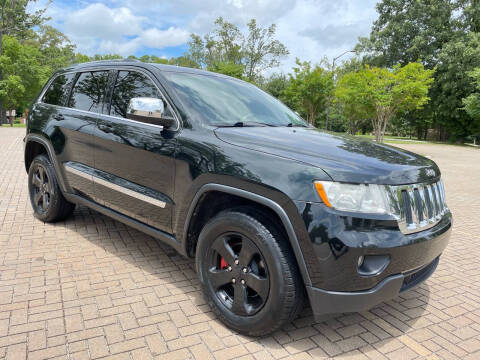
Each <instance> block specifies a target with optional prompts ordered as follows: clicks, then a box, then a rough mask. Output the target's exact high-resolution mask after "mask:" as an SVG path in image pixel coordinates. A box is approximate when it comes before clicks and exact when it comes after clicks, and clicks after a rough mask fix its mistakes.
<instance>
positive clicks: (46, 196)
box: [42, 193, 49, 210]
mask: <svg viewBox="0 0 480 360" xmlns="http://www.w3.org/2000/svg"><path fill="white" fill-rule="evenodd" d="M42 203H43V204H42V207H43V210H45V209H46V208H47V207H48V203H49V199H48V194H47V193H43V199H42Z"/></svg>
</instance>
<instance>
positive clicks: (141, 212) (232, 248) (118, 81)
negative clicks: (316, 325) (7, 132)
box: [25, 61, 452, 335]
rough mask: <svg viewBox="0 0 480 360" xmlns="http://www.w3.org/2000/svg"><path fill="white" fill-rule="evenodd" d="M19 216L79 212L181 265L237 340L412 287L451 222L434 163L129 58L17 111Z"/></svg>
mask: <svg viewBox="0 0 480 360" xmlns="http://www.w3.org/2000/svg"><path fill="white" fill-rule="evenodd" d="M27 121H28V125H27V135H26V137H25V166H26V170H27V172H28V184H29V193H30V198H31V203H32V206H33V209H34V214H35V216H36V217H37V218H39V219H40V220H42V221H45V222H54V221H60V220H63V219H65V218H66V217H67V216H68V215H70V214H71V213H72V211H73V209H74V207H75V204H80V205H85V206H88V207H90V208H92V209H94V210H96V211H98V212H100V213H103V214H106V215H108V216H110V217H112V218H114V219H116V220H118V221H121V222H123V223H125V224H128V225H130V226H132V227H134V228H136V229H139V230H141V231H144V232H145V233H147V234H149V235H151V236H153V237H154V238H157V239H159V240H161V241H163V242H165V243H167V244H169V245H170V246H171V247H173V248H175V249H176V250H177V251H178V252H179V253H180V254H182V255H184V256H186V257H190V258H195V263H196V269H197V272H198V276H199V279H200V283H201V285H202V288H203V291H204V293H205V296H206V299H207V300H208V303H209V304H210V305H211V307H212V309H213V310H214V311H215V313H216V314H217V315H218V317H219V318H220V319H221V320H222V321H223V322H225V323H226V324H227V325H229V326H230V327H232V328H233V329H235V330H237V331H238V332H241V333H244V334H249V335H264V334H267V333H271V332H273V331H275V330H276V329H278V328H279V327H281V326H282V325H283V324H285V323H287V322H289V321H291V320H292V319H293V318H294V317H295V316H296V314H297V313H298V311H299V310H300V309H301V308H302V306H303V303H304V299H305V297H308V300H309V301H310V304H311V307H312V309H313V313H314V315H315V317H316V318H319V317H321V316H322V315H324V314H330V313H339V312H356V311H362V310H365V309H368V308H371V307H373V306H374V305H376V304H378V303H381V302H383V301H386V300H389V299H391V298H394V297H396V296H398V295H399V294H400V293H402V292H404V291H406V290H408V289H410V288H412V287H413V286H416V285H418V284H419V283H421V282H422V281H424V280H425V279H426V278H428V276H430V275H431V274H432V272H433V271H434V270H435V268H436V266H437V264H438V261H439V257H440V255H441V253H442V252H443V250H444V249H445V247H446V245H447V242H448V238H449V234H450V229H451V224H452V223H451V221H452V220H451V214H450V211H449V209H448V208H447V206H446V203H445V191H444V187H443V184H442V181H441V179H440V171H439V169H438V167H437V165H436V164H435V163H434V162H433V161H431V160H429V159H426V158H424V157H422V156H419V155H416V154H413V153H410V152H407V151H404V150H400V149H398V148H395V147H391V146H387V145H382V144H376V143H373V142H370V141H364V140H358V139H355V138H351V137H346V136H339V135H334V134H330V133H325V132H322V131H319V130H317V129H315V128H313V127H311V126H309V125H308V124H307V123H305V122H304V121H303V120H302V119H301V118H300V117H299V116H298V115H297V114H296V113H294V112H293V111H291V110H290V109H289V108H288V107H286V106H285V105H283V104H282V103H281V102H279V101H278V100H276V99H275V98H273V97H271V96H269V95H267V94H266V93H264V92H263V91H261V90H260V89H258V88H257V87H255V86H253V85H252V84H249V83H246V82H243V81H240V80H237V79H233V78H230V77H227V76H223V75H219V74H213V73H210V72H206V71H200V70H194V69H187V68H182V67H175V66H167V65H157V64H144V63H140V62H133V61H104V62H93V63H87V64H81V65H75V66H71V67H68V68H65V69H63V70H61V71H59V72H57V73H56V74H54V75H53V76H52V78H51V79H50V80H49V81H48V83H47V84H46V85H45V88H44V89H43V91H42V92H41V94H40V95H39V97H38V99H37V100H36V101H35V103H34V105H33V106H32V108H31V110H30V112H29V115H28V118H27Z"/></svg>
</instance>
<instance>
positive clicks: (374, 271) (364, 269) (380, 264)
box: [357, 255, 390, 276]
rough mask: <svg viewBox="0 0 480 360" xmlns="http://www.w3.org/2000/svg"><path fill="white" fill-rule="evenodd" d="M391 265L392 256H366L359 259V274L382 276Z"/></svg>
mask: <svg viewBox="0 0 480 360" xmlns="http://www.w3.org/2000/svg"><path fill="white" fill-rule="evenodd" d="M389 263H390V255H366V256H360V257H359V258H358V269H357V271H358V274H359V275H360V276H377V275H380V274H381V273H382V272H383V271H384V270H385V269H386V268H387V266H388V264H389Z"/></svg>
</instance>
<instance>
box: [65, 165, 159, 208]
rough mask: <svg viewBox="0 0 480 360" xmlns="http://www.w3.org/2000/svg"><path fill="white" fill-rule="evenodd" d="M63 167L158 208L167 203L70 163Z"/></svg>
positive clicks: (95, 182)
mask: <svg viewBox="0 0 480 360" xmlns="http://www.w3.org/2000/svg"><path fill="white" fill-rule="evenodd" d="M64 169H65V171H67V172H69V173H71V174H74V175H77V176H80V177H82V178H84V179H87V180H90V181H92V182H93V183H94V184H98V185H102V186H105V187H107V188H109V189H112V190H114V191H117V192H119V193H122V194H124V195H127V196H131V197H133V198H135V199H138V200H140V201H144V202H147V203H149V204H152V205H155V206H158V207H160V208H162V209H163V208H165V206H166V205H167V203H166V202H165V201H162V200H159V199H155V198H154V197H151V196H148V195H145V194H142V193H140V192H138V191H135V190H131V189H128V188H126V187H124V186H121V185H118V184H115V183H113V182H111V181H108V180H105V179H102V178H101V177H99V176H96V175H94V174H90V173H87V172H86V171H82V170H80V169H78V168H76V167H74V166H72V165H71V164H68V163H66V164H64ZM98 200H99V199H97V198H95V201H97V202H98Z"/></svg>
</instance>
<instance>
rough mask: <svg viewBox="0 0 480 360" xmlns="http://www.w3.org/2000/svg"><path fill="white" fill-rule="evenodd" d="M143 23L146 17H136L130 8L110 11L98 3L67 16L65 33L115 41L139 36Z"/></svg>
mask: <svg viewBox="0 0 480 360" xmlns="http://www.w3.org/2000/svg"><path fill="white" fill-rule="evenodd" d="M143 21H145V17H143V16H138V15H134V14H133V13H132V11H131V10H130V9H128V8H125V7H120V8H116V9H110V8H108V7H107V6H106V5H104V4H100V3H96V4H91V5H88V6H87V7H85V8H83V9H80V10H78V11H74V12H72V13H70V14H69V15H67V17H66V18H65V31H66V32H67V33H69V34H74V35H75V36H81V37H101V38H102V39H108V40H114V39H120V38H121V37H122V36H130V35H137V34H139V33H140V32H141V31H142V26H141V24H142V22H143Z"/></svg>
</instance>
